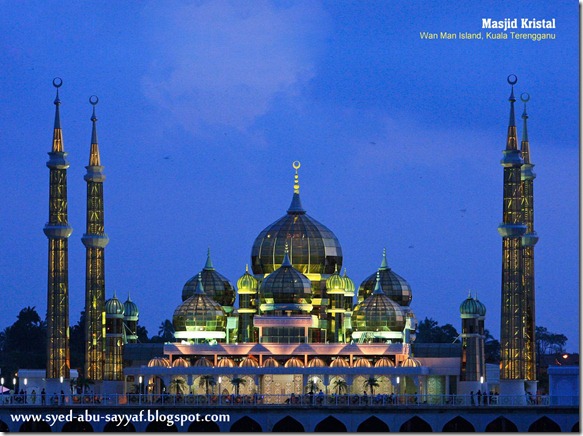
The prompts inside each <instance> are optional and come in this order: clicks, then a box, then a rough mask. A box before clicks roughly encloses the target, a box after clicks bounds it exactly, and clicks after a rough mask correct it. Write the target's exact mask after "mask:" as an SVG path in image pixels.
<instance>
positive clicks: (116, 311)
mask: <svg viewBox="0 0 583 436" xmlns="http://www.w3.org/2000/svg"><path fill="white" fill-rule="evenodd" d="M105 313H106V314H108V315H121V316H123V313H124V306H123V304H122V302H121V301H119V300H118V299H117V297H116V296H115V294H114V295H113V297H111V298H110V299H109V300H107V301H106V302H105Z"/></svg>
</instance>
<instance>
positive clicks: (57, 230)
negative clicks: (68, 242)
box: [43, 223, 73, 239]
mask: <svg viewBox="0 0 583 436" xmlns="http://www.w3.org/2000/svg"><path fill="white" fill-rule="evenodd" d="M43 231H44V232H45V235H47V238H49V239H67V238H68V237H69V236H71V233H73V227H71V226H70V225H69V224H68V223H58V224H51V223H46V224H45V227H44V229H43Z"/></svg>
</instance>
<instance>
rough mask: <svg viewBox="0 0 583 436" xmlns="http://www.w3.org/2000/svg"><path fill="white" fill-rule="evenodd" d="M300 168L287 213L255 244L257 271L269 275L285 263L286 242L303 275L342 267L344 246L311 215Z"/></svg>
mask: <svg viewBox="0 0 583 436" xmlns="http://www.w3.org/2000/svg"><path fill="white" fill-rule="evenodd" d="M293 166H294V168H295V170H296V175H295V183H294V194H293V198H292V202H291V205H290V207H289V209H288V210H287V214H286V215H284V216H283V217H281V218H280V219H278V220H277V221H276V222H274V223H273V224H271V225H269V226H268V227H266V228H265V229H264V230H263V231H262V232H261V233H259V236H257V238H256V239H255V242H254V243H253V248H252V249H251V263H252V269H253V274H269V273H272V272H273V271H275V270H276V269H277V268H279V267H280V265H281V264H282V263H283V258H284V255H285V249H286V244H287V246H288V250H289V257H290V261H291V263H292V264H293V266H294V268H295V269H297V270H298V271H300V272H301V273H303V274H333V273H334V270H335V268H336V265H338V269H340V267H341V266H342V248H341V247H340V242H339V241H338V238H336V235H334V233H332V231H331V230H330V229H328V228H327V227H326V226H325V225H323V224H321V223H319V222H318V221H316V220H315V219H314V218H312V217H311V216H309V215H308V214H307V213H306V211H305V210H304V208H303V207H302V203H301V201H300V186H299V182H298V174H297V170H298V168H299V167H300V164H299V162H294V165H293Z"/></svg>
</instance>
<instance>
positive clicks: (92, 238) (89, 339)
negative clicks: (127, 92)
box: [81, 95, 109, 381]
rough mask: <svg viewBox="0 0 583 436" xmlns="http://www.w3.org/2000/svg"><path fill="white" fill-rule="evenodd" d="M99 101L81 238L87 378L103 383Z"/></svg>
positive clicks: (94, 102)
mask: <svg viewBox="0 0 583 436" xmlns="http://www.w3.org/2000/svg"><path fill="white" fill-rule="evenodd" d="M98 101H99V99H98V98H97V96H95V95H93V96H91V97H90V98H89V103H91V105H92V106H93V115H92V116H91V121H92V123H93V130H92V133H91V150H90V152H89V165H88V166H86V167H85V168H87V174H85V176H84V179H85V181H86V182H87V227H86V231H85V234H84V235H83V237H82V238H81V241H82V242H83V245H85V249H86V255H85V260H86V262H85V265H86V267H85V316H86V322H85V377H86V378H88V379H89V380H93V381H101V380H103V370H104V365H105V325H104V323H105V319H104V317H105V315H104V312H105V308H104V305H105V256H104V254H105V246H106V245H107V243H108V242H109V238H108V237H107V235H106V234H105V231H104V220H103V181H104V180H105V175H104V174H103V167H102V166H101V158H100V156H99V146H98V145H97V127H96V123H97V117H96V116H95V106H96V105H97V103H98Z"/></svg>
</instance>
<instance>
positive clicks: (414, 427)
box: [399, 416, 433, 433]
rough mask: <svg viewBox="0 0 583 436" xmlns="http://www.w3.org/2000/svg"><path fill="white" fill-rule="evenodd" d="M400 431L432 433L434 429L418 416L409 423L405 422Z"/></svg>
mask: <svg viewBox="0 0 583 436" xmlns="http://www.w3.org/2000/svg"><path fill="white" fill-rule="evenodd" d="M399 431H400V432H415V433H417V432H432V431H433V429H432V428H431V426H430V425H429V423H428V422H427V421H425V420H424V419H421V418H419V417H418V416H414V417H413V418H411V419H409V420H408V421H405V422H404V423H403V425H401V428H400V429H399Z"/></svg>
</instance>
